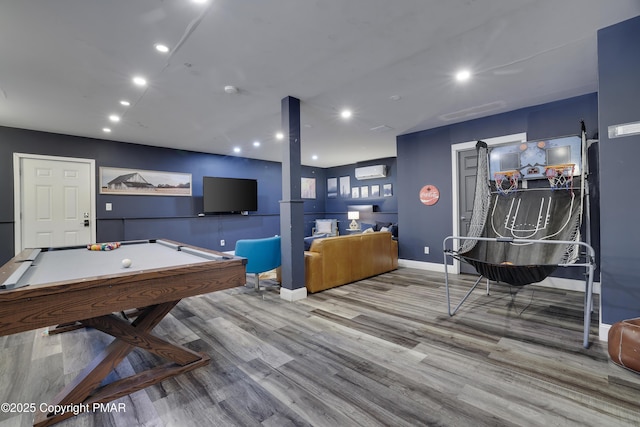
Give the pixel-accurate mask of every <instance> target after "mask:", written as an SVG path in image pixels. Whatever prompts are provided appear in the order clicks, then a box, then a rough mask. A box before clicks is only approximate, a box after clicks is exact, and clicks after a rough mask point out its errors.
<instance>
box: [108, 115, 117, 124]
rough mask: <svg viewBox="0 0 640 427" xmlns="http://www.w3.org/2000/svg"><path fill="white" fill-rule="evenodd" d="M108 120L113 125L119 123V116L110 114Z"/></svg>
mask: <svg viewBox="0 0 640 427" xmlns="http://www.w3.org/2000/svg"><path fill="white" fill-rule="evenodd" d="M109 120H111V121H112V122H114V123H117V122H119V121H120V116H118V115H117V114H112V115H110V116H109Z"/></svg>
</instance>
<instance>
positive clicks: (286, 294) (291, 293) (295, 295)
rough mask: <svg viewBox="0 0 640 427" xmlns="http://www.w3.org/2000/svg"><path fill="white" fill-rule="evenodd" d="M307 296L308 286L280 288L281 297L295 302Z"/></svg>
mask: <svg viewBox="0 0 640 427" xmlns="http://www.w3.org/2000/svg"><path fill="white" fill-rule="evenodd" d="M306 297H307V288H305V287H302V288H298V289H293V290H291V289H287V288H280V298H281V299H283V300H285V301H289V302H293V301H298V300H301V299H305V298H306Z"/></svg>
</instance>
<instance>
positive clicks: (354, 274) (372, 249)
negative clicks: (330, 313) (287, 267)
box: [304, 232, 398, 293]
mask: <svg viewBox="0 0 640 427" xmlns="http://www.w3.org/2000/svg"><path fill="white" fill-rule="evenodd" d="M391 237H392V236H391V233H389V232H375V233H363V234H352V235H348V236H336V237H327V238H324V239H317V240H314V241H313V243H312V244H311V247H310V249H309V250H308V251H305V253H304V267H305V285H306V287H307V291H308V292H311V293H313V292H319V291H323V290H325V289H329V288H333V287H336V286H340V285H344V284H347V283H351V282H355V281H357V280H361V279H365V278H367V277H371V276H376V275H378V274H382V273H386V272H388V271H391V270H395V269H397V268H398V242H397V241H395V240H393V239H392V238H391Z"/></svg>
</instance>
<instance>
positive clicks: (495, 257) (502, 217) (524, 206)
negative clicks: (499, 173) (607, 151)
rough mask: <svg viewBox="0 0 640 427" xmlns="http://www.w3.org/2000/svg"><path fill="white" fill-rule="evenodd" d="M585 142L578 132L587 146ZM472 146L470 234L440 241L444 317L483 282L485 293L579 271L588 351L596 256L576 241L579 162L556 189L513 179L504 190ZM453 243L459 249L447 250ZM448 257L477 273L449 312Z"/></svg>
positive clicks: (482, 148)
mask: <svg viewBox="0 0 640 427" xmlns="http://www.w3.org/2000/svg"><path fill="white" fill-rule="evenodd" d="M584 139H585V138H584V132H583V136H582V140H583V145H586V141H584ZM476 148H477V150H478V172H477V177H476V193H475V198H474V211H473V215H472V219H471V226H470V229H469V233H468V235H467V236H449V237H447V238H445V239H444V242H443V249H444V267H445V287H446V294H447V305H448V310H449V315H450V316H453V315H454V314H455V313H456V312H457V311H458V309H459V308H460V306H461V305H462V304H463V303H464V302H465V301H466V299H467V298H468V297H469V296H470V295H471V293H472V292H473V290H474V289H475V288H476V287H477V286H478V284H479V283H480V282H481V281H482V279H483V278H484V279H487V293H488V286H489V281H494V282H502V283H507V284H509V285H513V286H524V285H528V284H531V283H538V282H541V281H543V280H544V279H545V278H546V277H548V276H549V275H551V274H552V273H553V272H554V271H555V270H556V269H557V268H558V267H582V268H585V269H586V273H587V274H586V281H585V307H584V339H583V345H584V347H585V348H586V347H588V345H589V325H590V322H591V307H592V290H593V272H594V270H595V264H594V259H595V252H594V250H593V248H592V247H591V246H590V245H589V244H587V243H584V242H581V241H580V225H581V222H582V211H583V193H584V187H585V185H586V183H585V181H584V177H585V176H586V175H585V169H586V165H584V162H583V165H581V167H580V171H581V174H582V176H581V177H576V178H574V177H573V176H569V175H568V174H566V176H564V177H560V180H557V181H555V182H556V184H558V183H560V184H561V187H560V188H554V187H546V188H531V189H518V188H517V181H515V180H512V181H511V186H510V187H508V188H507V189H505V188H503V187H501V186H500V185H501V184H499V183H496V182H495V181H493V182H492V181H490V180H489V171H488V147H487V145H486V144H485V143H484V142H482V141H480V142H478V144H477V145H476ZM584 157H585V156H584V148H583V158H584ZM554 171H555V169H554ZM514 172H515V173H516V174H517V171H514ZM554 173H555V172H554ZM559 173H561V172H559ZM516 179H517V177H516ZM514 181H515V183H514ZM552 181H553V179H552V180H550V182H552ZM502 184H503V183H502ZM509 185H510V184H509V183H507V186H509ZM574 188H575V189H574ZM456 242H457V243H458V245H459V247H458V248H457V249H455V250H454V249H452V248H450V247H451V246H452V245H453V244H455V243H456ZM450 257H451V258H454V259H457V260H459V261H461V262H465V263H468V264H470V265H471V266H473V267H474V268H475V270H476V271H477V272H478V274H479V275H480V277H479V278H478V279H477V280H476V282H475V283H474V285H473V286H472V287H471V289H470V290H469V291H468V292H467V294H466V295H465V296H464V297H463V298H462V300H461V301H460V302H459V303H458V304H457V306H456V307H455V308H454V309H453V310H452V309H451V302H450V292H449V273H448V268H447V264H448V258H450Z"/></svg>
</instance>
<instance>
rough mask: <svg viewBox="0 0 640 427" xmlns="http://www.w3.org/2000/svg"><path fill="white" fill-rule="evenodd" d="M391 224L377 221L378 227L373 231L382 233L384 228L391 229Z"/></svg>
mask: <svg viewBox="0 0 640 427" xmlns="http://www.w3.org/2000/svg"><path fill="white" fill-rule="evenodd" d="M391 224H392V223H391V222H386V221H376V226H375V228H374V229H373V230H374V231H381V229H382V227H386V228H389V227H390V226H391Z"/></svg>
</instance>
